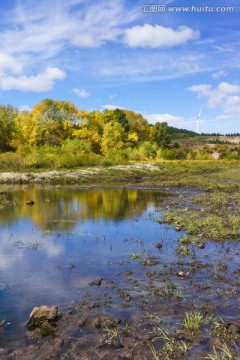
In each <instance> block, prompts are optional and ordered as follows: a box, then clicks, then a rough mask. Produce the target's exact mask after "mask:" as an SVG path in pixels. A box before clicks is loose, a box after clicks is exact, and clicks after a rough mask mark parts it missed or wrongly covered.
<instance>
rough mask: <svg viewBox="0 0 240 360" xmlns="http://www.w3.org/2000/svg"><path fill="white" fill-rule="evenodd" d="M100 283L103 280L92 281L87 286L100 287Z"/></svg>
mask: <svg viewBox="0 0 240 360" xmlns="http://www.w3.org/2000/svg"><path fill="white" fill-rule="evenodd" d="M102 281H103V278H100V279H96V280H93V281H91V282H90V283H89V284H88V285H90V286H94V285H95V286H100V285H101V284H102Z"/></svg>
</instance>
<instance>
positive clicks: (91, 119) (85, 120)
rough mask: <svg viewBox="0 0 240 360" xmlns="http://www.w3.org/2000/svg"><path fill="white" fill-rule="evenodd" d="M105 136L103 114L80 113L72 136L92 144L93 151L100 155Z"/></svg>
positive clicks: (94, 112) (97, 112) (95, 112)
mask: <svg viewBox="0 0 240 360" xmlns="http://www.w3.org/2000/svg"><path fill="white" fill-rule="evenodd" d="M102 134H103V122H102V114H101V113H100V112H99V111H93V112H87V111H83V110H82V111H79V113H78V123H77V126H76V128H75V129H74V130H73V132H72V135H73V137H76V138H78V139H81V140H85V141H88V142H90V143H91V146H92V150H93V151H94V152H95V153H99V152H100V149H101V141H102Z"/></svg>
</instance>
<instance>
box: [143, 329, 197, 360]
mask: <svg viewBox="0 0 240 360" xmlns="http://www.w3.org/2000/svg"><path fill="white" fill-rule="evenodd" d="M155 332H156V334H157V335H158V337H157V338H155V340H157V339H162V340H163V341H164V345H163V347H162V348H161V349H160V350H159V351H157V350H156V349H155V347H154V346H153V344H151V343H150V344H149V347H150V349H151V352H152V355H153V358H154V359H155V360H160V359H170V358H172V355H173V354H174V353H175V352H177V351H180V352H181V353H184V354H186V353H187V352H188V350H190V348H191V347H190V346H189V345H188V344H187V343H186V342H184V341H182V340H180V341H178V340H176V339H175V338H174V337H172V336H171V335H170V334H169V333H168V331H166V330H163V329H162V328H161V327H157V328H155ZM174 358H175V357H174Z"/></svg>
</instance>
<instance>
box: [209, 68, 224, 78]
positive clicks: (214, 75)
mask: <svg viewBox="0 0 240 360" xmlns="http://www.w3.org/2000/svg"><path fill="white" fill-rule="evenodd" d="M225 76H227V72H226V71H224V70H219V71H217V72H214V73H213V74H212V77H213V79H219V78H221V77H225Z"/></svg>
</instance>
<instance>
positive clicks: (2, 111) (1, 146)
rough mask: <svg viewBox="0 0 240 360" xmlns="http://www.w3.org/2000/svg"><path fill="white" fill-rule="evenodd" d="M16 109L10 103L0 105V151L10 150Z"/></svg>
mask: <svg viewBox="0 0 240 360" xmlns="http://www.w3.org/2000/svg"><path fill="white" fill-rule="evenodd" d="M17 115H18V110H17V109H16V108H14V107H13V106H11V105H0V152H5V151H11V150H12V149H13V147H12V145H11V142H12V137H13V132H14V126H15V119H16V117H17Z"/></svg>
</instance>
